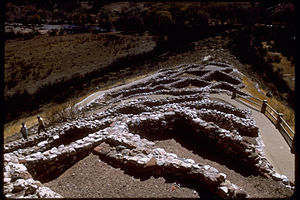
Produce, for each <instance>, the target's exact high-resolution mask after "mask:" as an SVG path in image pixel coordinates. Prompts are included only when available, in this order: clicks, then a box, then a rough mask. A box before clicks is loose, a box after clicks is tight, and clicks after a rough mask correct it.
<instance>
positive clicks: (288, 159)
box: [210, 94, 295, 181]
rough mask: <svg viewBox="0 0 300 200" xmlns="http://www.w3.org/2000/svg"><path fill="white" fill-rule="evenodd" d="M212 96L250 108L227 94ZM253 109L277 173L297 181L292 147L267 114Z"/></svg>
mask: <svg viewBox="0 0 300 200" xmlns="http://www.w3.org/2000/svg"><path fill="white" fill-rule="evenodd" d="M210 97H211V98H215V99H219V100H222V101H225V102H227V103H229V104H231V105H234V106H236V107H237V108H241V109H247V108H250V107H248V106H246V104H244V103H243V102H241V101H240V100H232V99H231V97H229V96H228V95H226V94H211V95H210ZM251 111H252V116H253V118H254V120H255V122H256V125H257V126H258V127H259V132H260V134H261V137H262V140H263V142H264V145H265V146H264V148H263V151H264V154H265V156H266V158H267V159H268V161H269V162H270V163H271V164H272V165H273V167H274V169H275V171H276V172H277V173H279V174H283V175H286V176H287V177H288V179H289V180H291V181H295V162H294V161H295V156H294V154H292V153H291V151H290V147H289V146H288V144H287V143H286V142H285V140H284V138H283V136H282V135H281V133H280V132H279V131H278V130H277V129H276V127H275V126H274V124H273V123H272V122H271V121H270V120H269V119H268V118H267V117H266V116H265V115H263V114H262V113H261V112H260V111H258V110H255V109H252V108H251Z"/></svg>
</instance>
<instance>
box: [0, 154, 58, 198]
mask: <svg viewBox="0 0 300 200" xmlns="http://www.w3.org/2000/svg"><path fill="white" fill-rule="evenodd" d="M4 166H5V167H4V170H3V171H4V173H3V174H4V179H3V183H4V185H3V190H4V191H3V192H4V194H5V197H6V198H62V196H61V195H59V194H57V193H56V192H53V191H52V190H51V189H49V188H47V187H44V186H43V185H42V184H41V182H39V181H36V180H34V179H33V178H32V176H31V174H30V173H29V172H28V170H27V167H26V166H25V165H24V164H20V163H19V160H18V157H17V156H15V155H14V154H12V153H7V154H4Z"/></svg>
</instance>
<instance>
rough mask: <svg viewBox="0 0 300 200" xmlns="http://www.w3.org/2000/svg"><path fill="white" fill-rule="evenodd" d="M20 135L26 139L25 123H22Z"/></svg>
mask: <svg viewBox="0 0 300 200" xmlns="http://www.w3.org/2000/svg"><path fill="white" fill-rule="evenodd" d="M21 133H22V136H23V138H24V139H26V140H27V139H28V129H27V127H26V124H25V122H22V128H21Z"/></svg>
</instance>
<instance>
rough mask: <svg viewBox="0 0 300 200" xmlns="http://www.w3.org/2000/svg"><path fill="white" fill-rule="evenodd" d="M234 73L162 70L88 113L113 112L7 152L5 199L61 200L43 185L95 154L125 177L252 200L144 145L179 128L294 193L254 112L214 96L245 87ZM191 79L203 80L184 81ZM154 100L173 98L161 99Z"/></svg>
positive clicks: (190, 163)
mask: <svg viewBox="0 0 300 200" xmlns="http://www.w3.org/2000/svg"><path fill="white" fill-rule="evenodd" d="M214 66H215V67H214ZM232 71H233V70H232V68H231V66H229V65H227V64H223V63H209V64H207V65H204V66H201V65H182V66H179V67H178V68H177V69H176V70H174V69H173V70H172V69H169V70H161V71H160V73H159V74H158V75H157V77H155V78H153V79H150V80H148V81H144V82H141V83H138V84H135V85H133V86H128V87H127V88H124V89H121V90H116V91H113V92H110V93H109V94H106V96H109V97H110V98H109V100H105V97H102V99H98V100H96V101H94V102H93V103H91V104H89V105H88V106H86V107H84V108H83V109H82V111H83V112H87V111H88V110H91V109H94V108H95V107H96V108H97V107H101V106H102V107H103V106H108V107H107V109H106V110H105V111H102V112H97V113H94V114H92V115H91V116H89V117H85V118H79V119H77V120H74V121H71V122H66V123H64V124H63V125H57V126H55V127H49V128H48V129H47V132H46V133H45V132H44V133H41V134H40V135H35V136H32V137H30V138H29V139H28V140H27V141H25V140H19V141H15V142H13V143H11V144H7V145H4V153H5V154H4V194H5V195H6V197H29V198H36V197H39V198H45V197H61V196H60V195H59V194H57V193H55V192H53V191H52V190H51V189H49V188H47V187H44V186H43V185H42V183H41V182H46V181H47V180H48V179H49V178H51V177H52V178H53V176H58V175H60V174H62V173H63V172H64V171H65V170H67V169H68V168H69V167H71V166H72V165H73V164H75V163H76V162H78V161H79V160H81V159H82V158H84V157H86V156H87V155H89V154H90V153H91V152H93V153H94V154H96V155H99V157H100V159H101V160H105V161H107V162H109V163H110V164H111V165H113V166H119V167H121V168H122V169H124V170H127V169H133V170H135V171H136V173H139V172H140V173H147V174H149V175H154V176H163V177H164V176H175V177H176V178H180V179H183V180H185V181H187V182H189V181H193V182H194V183H198V184H200V185H203V187H205V188H206V189H207V190H209V191H211V192H212V193H214V194H216V195H217V196H220V197H223V198H232V197H238V198H241V197H249V194H247V193H246V191H244V190H243V189H242V188H239V187H238V186H237V185H235V184H233V183H231V182H230V181H229V180H227V179H226V174H224V173H221V172H219V171H218V170H217V169H216V168H214V167H212V166H209V165H205V164H201V163H195V161H194V160H192V159H189V158H180V157H178V156H177V155H176V154H173V153H168V152H166V151H165V150H164V149H162V148H158V147H156V146H155V143H154V142H152V141H150V140H148V139H146V138H144V136H145V134H146V135H147V134H148V135H149V134H150V135H151V134H158V135H159V134H172V131H173V130H174V128H176V126H175V125H176V124H177V123H176V122H178V121H181V122H184V124H185V126H187V127H189V128H190V129H191V130H192V131H193V133H194V134H195V135H197V134H198V135H199V136H201V139H203V138H205V139H206V140H208V141H211V142H212V143H213V144H214V145H215V147H216V148H218V149H221V150H222V151H224V153H225V154H226V155H227V156H228V158H230V159H235V160H237V161H239V162H241V163H244V165H245V166H246V165H247V166H248V167H249V168H250V169H251V170H253V171H254V172H255V173H258V174H261V175H263V176H266V177H268V178H272V179H274V180H280V181H282V182H283V183H284V184H285V185H286V186H287V187H290V188H293V187H294V185H293V183H291V182H290V181H289V180H288V179H287V178H286V177H285V176H284V175H279V174H277V173H276V172H275V171H274V169H273V167H272V166H271V164H270V163H269V162H268V161H267V159H266V158H265V156H264V155H263V152H262V143H261V141H260V133H259V129H258V127H257V126H256V124H255V121H254V120H253V118H252V117H251V111H250V110H241V109H238V108H235V107H233V106H231V105H229V104H226V103H224V102H220V101H216V100H211V99H210V98H209V97H208V94H210V93H218V92H223V93H227V94H229V95H231V92H232V89H233V88H241V87H243V84H242V82H241V80H240V79H238V78H236V77H234V76H232V75H231V74H230V73H231V72H232ZM184 73H188V74H192V75H195V76H198V77H196V78H195V77H191V78H188V77H180V76H181V75H182V74H184ZM213 80H216V81H217V82H215V81H213ZM187 86H193V87H188V88H186V87H187ZM241 94H243V93H241ZM149 95H169V96H167V97H166V98H163V99H159V100H157V99H151V98H149V97H147V96H149ZM244 95H245V94H244ZM134 97H137V98H134ZM126 100H128V101H127V102H126V103H119V104H118V105H114V104H116V103H118V102H121V101H123V102H124V101H126ZM112 105H114V106H112Z"/></svg>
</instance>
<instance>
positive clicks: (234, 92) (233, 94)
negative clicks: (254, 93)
mask: <svg viewBox="0 0 300 200" xmlns="http://www.w3.org/2000/svg"><path fill="white" fill-rule="evenodd" d="M235 97H236V88H235V87H234V88H233V90H232V96H231V99H234V98H235Z"/></svg>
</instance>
